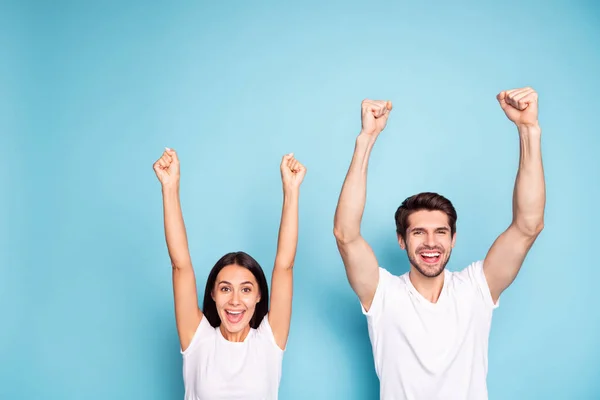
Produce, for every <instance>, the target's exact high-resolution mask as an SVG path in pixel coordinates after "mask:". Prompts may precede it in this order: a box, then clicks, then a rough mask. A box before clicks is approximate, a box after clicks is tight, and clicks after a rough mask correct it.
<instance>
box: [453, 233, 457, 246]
mask: <svg viewBox="0 0 600 400" xmlns="http://www.w3.org/2000/svg"><path fill="white" fill-rule="evenodd" d="M455 244H456V232H454V235H452V248H454V245H455Z"/></svg>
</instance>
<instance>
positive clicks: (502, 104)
mask: <svg viewBox="0 0 600 400" xmlns="http://www.w3.org/2000/svg"><path fill="white" fill-rule="evenodd" d="M496 100H498V103H500V107H502V109H503V110H504V109H505V108H506V107H507V106H508V104H507V103H506V92H504V91H503V92H500V93H498V95H497V96H496Z"/></svg>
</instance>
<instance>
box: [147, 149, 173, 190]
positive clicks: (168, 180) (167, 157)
mask: <svg viewBox="0 0 600 400" xmlns="http://www.w3.org/2000/svg"><path fill="white" fill-rule="evenodd" d="M152 168H154V172H155V173H156V177H157V178H158V180H159V181H160V183H161V184H162V185H163V187H165V186H173V185H177V184H178V183H179V158H177V153H176V152H175V150H172V149H169V148H168V147H167V148H165V152H164V153H163V155H162V156H161V157H160V158H159V159H158V160H157V161H156V162H155V163H154V165H153V166H152Z"/></svg>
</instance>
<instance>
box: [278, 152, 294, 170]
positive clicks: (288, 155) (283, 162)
mask: <svg viewBox="0 0 600 400" xmlns="http://www.w3.org/2000/svg"><path fill="white" fill-rule="evenodd" d="M292 157H294V153H288V154H286V155H284V156H283V157H282V158H281V166H282V167H283V166H286V165H287V162H288V161H289V160H290V158H292Z"/></svg>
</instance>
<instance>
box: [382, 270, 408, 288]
mask: <svg viewBox="0 0 600 400" xmlns="http://www.w3.org/2000/svg"><path fill="white" fill-rule="evenodd" d="M407 279H408V271H407V272H404V273H401V274H399V275H398V274H397V273H394V272H392V271H389V270H387V269H386V268H384V267H382V266H379V280H380V281H383V282H387V283H392V284H394V285H406V280H407Z"/></svg>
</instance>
